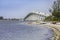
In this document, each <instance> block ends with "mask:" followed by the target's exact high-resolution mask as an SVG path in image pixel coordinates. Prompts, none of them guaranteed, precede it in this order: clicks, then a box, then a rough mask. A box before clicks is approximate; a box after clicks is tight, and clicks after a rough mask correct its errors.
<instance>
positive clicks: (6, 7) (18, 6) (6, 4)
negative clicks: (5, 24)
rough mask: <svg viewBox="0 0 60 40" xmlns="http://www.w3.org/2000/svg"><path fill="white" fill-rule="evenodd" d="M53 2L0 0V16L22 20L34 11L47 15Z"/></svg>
mask: <svg viewBox="0 0 60 40" xmlns="http://www.w3.org/2000/svg"><path fill="white" fill-rule="evenodd" d="M53 1H54V0H0V16H3V17H5V18H24V17H25V16H26V15H27V14H28V13H29V12H31V11H33V10H36V11H40V12H44V13H47V14H48V13H49V8H51V5H52V3H53Z"/></svg>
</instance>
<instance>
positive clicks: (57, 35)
mask: <svg viewBox="0 0 60 40" xmlns="http://www.w3.org/2000/svg"><path fill="white" fill-rule="evenodd" d="M27 24H28V25H43V26H47V27H48V28H51V29H52V30H53V31H54V35H53V36H54V37H53V38H52V40H60V25H57V24H40V23H27Z"/></svg>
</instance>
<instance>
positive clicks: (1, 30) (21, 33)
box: [0, 21, 53, 40]
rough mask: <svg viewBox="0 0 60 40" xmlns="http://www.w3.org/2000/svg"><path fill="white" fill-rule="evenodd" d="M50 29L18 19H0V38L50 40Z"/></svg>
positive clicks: (51, 33)
mask: <svg viewBox="0 0 60 40" xmlns="http://www.w3.org/2000/svg"><path fill="white" fill-rule="evenodd" d="M52 37H53V31H52V29H49V28H47V27H44V26H42V25H41V26H33V25H32V26H29V25H25V24H24V23H20V22H18V21H0V40H51V39H52Z"/></svg>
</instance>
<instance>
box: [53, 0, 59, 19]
mask: <svg viewBox="0 0 60 40" xmlns="http://www.w3.org/2000/svg"><path fill="white" fill-rule="evenodd" d="M52 9H53V10H52V16H55V17H57V18H60V0H57V1H54V4H53V8H52Z"/></svg>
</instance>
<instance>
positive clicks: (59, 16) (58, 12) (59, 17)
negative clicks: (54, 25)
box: [45, 0, 60, 21]
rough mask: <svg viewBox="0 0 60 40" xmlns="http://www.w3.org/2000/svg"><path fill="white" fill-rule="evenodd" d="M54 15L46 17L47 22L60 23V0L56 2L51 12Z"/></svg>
mask: <svg viewBox="0 0 60 40" xmlns="http://www.w3.org/2000/svg"><path fill="white" fill-rule="evenodd" d="M49 11H50V12H51V13H52V15H50V16H48V17H46V19H45V20H47V21H60V0H56V1H54V4H53V7H52V9H51V10H49Z"/></svg>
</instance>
